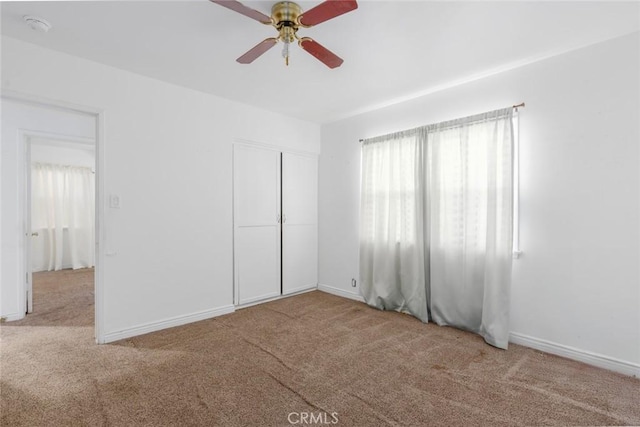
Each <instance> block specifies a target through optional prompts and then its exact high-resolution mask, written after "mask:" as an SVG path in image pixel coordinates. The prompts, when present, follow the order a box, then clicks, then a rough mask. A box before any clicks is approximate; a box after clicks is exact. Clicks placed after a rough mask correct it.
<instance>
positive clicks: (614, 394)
mask: <svg viewBox="0 0 640 427" xmlns="http://www.w3.org/2000/svg"><path fill="white" fill-rule="evenodd" d="M62 277H63V278H64V280H63V281H64V282H65V283H63V284H62V286H55V285H51V283H53V281H52V280H50V279H51V278H50V277H49V276H47V275H43V276H42V277H39V278H38V280H40V279H42V280H41V281H40V282H41V283H42V284H43V286H38V285H36V293H35V296H34V298H35V314H33V315H30V316H28V317H27V319H25V320H23V321H20V322H12V323H5V324H4V325H3V326H2V332H1V338H2V348H1V353H0V361H1V371H0V376H1V390H0V393H1V395H0V397H1V410H2V415H1V418H0V422H1V423H2V425H3V426H22V425H24V426H38V425H46V426H59V425H104V426H106V425H114V426H132V425H146V426H162V425H174V426H185V425H203V426H207V425H220V426H254V425H255V426H286V425H290V422H293V423H297V424H296V425H322V422H324V423H325V425H344V426H385V425H408V426H428V425H439V426H455V425H464V426H467V425H487V426H497V425H509V426H512V425H639V424H640V404H639V402H640V381H638V380H637V379H634V378H629V377H625V376H622V375H618V374H615V373H612V372H608V371H604V370H601V369H597V368H593V367H590V366H587V365H584V364H581V363H577V362H573V361H569V360H565V359H562V358H559V357H555V356H551V355H546V354H543V353H540V352H537V351H534V350H530V349H527V348H524V347H520V346H517V345H512V346H510V348H509V350H508V351H502V350H497V349H495V348H493V347H490V346H488V345H487V344H485V343H484V342H483V341H482V339H481V338H479V337H477V336H475V335H472V334H468V333H465V332H461V331H457V330H455V329H451V328H444V327H438V326H435V325H424V324H422V323H420V322H419V321H418V320H416V319H414V318H412V317H409V316H406V315H402V314H398V313H394V312H382V311H378V310H374V309H372V308H369V307H367V306H365V305H364V304H361V303H358V302H354V301H350V300H346V299H342V298H339V297H335V296H332V295H328V294H325V293H322V292H311V293H307V294H303V295H299V296H295V297H291V298H287V299H283V300H280V301H276V302H271V303H267V304H262V305H258V306H254V307H251V308H247V309H244V310H240V311H238V312H236V313H234V314H230V315H227V316H222V317H218V318H215V319H211V320H206V321H202V322H198V323H195V324H191V325H186V326H183V327H178V328H173V329H170V330H165V331H160V332H156V333H153V334H149V335H146V336H142V337H138V338H134V339H129V340H124V341H121V342H118V343H115V344H109V345H102V346H98V345H95V344H94V341H93V326H92V318H93V317H92V316H93V309H92V307H91V303H90V301H92V299H93V296H92V295H91V294H92V283H91V277H92V274H91V272H90V271H79V272H64V274H62ZM67 290H68V291H69V292H67ZM325 413H326V414H327V415H324V414H325ZM332 415H333V417H332ZM303 420H304V421H306V423H302V422H301V421H303ZM336 420H337V424H331V423H332V422H335V421H336ZM310 421H314V423H313V424H312V423H311V422H310ZM319 421H321V422H319Z"/></svg>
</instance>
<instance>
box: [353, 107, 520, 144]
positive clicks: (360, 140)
mask: <svg viewBox="0 0 640 427" xmlns="http://www.w3.org/2000/svg"><path fill="white" fill-rule="evenodd" d="M520 107H524V102H521V103H520V104H516V105H512V106H511V108H515V109H516V111H518V108H520ZM362 141H364V139H359V140H358V142H362Z"/></svg>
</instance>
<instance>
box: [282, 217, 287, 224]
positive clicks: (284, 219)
mask: <svg viewBox="0 0 640 427" xmlns="http://www.w3.org/2000/svg"><path fill="white" fill-rule="evenodd" d="M285 222H287V216H286V215H282V223H283V224H284V223H285Z"/></svg>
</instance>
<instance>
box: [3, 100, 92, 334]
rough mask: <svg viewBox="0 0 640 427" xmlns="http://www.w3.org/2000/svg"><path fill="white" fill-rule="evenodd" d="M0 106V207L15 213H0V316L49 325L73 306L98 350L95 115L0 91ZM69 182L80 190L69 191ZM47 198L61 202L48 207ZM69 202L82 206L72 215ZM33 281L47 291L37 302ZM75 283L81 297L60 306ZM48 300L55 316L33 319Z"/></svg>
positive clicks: (73, 206) (71, 297)
mask: <svg viewBox="0 0 640 427" xmlns="http://www.w3.org/2000/svg"><path fill="white" fill-rule="evenodd" d="M1 101H2V123H3V127H2V150H3V157H2V159H1V161H2V164H1V169H0V170H1V171H2V180H3V187H2V190H3V191H2V204H3V206H15V209H6V210H5V209H3V212H2V229H1V235H2V245H1V247H0V251H1V253H2V266H1V267H2V281H0V295H1V296H2V298H1V300H0V309H1V310H2V313H1V316H2V317H3V318H4V320H6V321H12V320H21V319H25V317H26V319H25V321H26V322H27V323H34V322H35V323H37V324H39V325H45V324H47V323H46V322H53V323H52V324H50V326H55V321H57V320H60V318H61V316H60V315H59V314H60V313H62V312H63V311H64V308H65V307H69V308H76V307H75V305H76V303H78V301H80V303H81V304H82V305H83V306H84V307H85V308H87V307H88V308H90V313H91V315H90V316H87V315H86V313H88V312H89V311H85V315H84V318H85V321H84V324H83V326H93V327H94V328H95V335H94V336H95V339H96V342H98V343H102V342H104V339H103V337H102V332H101V331H102V328H101V324H102V322H101V319H102V292H101V289H102V286H101V284H102V269H101V265H103V258H104V254H103V252H104V251H103V245H101V241H102V240H103V239H101V236H103V229H102V224H103V220H102V218H103V217H104V203H103V202H102V197H101V195H102V194H104V189H103V185H104V184H103V181H102V177H101V171H103V170H104V163H103V159H104V156H103V153H104V146H103V128H104V116H103V113H102V112H101V111H100V110H96V109H92V108H89V107H82V106H75V105H71V104H66V103H58V102H52V101H49V100H41V99H38V98H36V97H31V96H29V95H23V94H17V93H8V92H3V94H2V100H1ZM101 153H102V154H101ZM46 177H48V178H51V177H53V181H51V180H47V179H45V178H46ZM34 180H37V181H38V182H39V184H41V185H40V187H35V188H34V187H33V185H32V184H33V182H32V181H34ZM74 180H75V181H76V182H77V183H78V182H79V183H80V185H75V186H71V187H70V186H69V185H70V182H71V181H74ZM43 183H46V184H43ZM54 193H60V194H57V196H59V197H61V198H62V200H63V201H64V203H62V202H60V201H58V202H55V203H54V204H50V203H51V198H52V197H54V195H55V194H54ZM87 195H88V196H87ZM74 198H75V199H82V200H83V202H82V204H81V205H82V206H81V207H80V208H79V207H78V205H77V204H73V203H70V201H71V199H74ZM65 204H66V205H65ZM43 206H44V209H43ZM37 207H39V208H40V210H39V211H38V210H36V211H35V212H36V213H34V210H33V209H32V208H37ZM52 213H53V215H50V214H52ZM34 271H35V277H34ZM76 273H77V274H76ZM40 279H42V280H40ZM58 279H61V280H60V281H59V280H58ZM39 281H40V282H41V283H42V285H43V286H44V287H48V289H45V288H44V287H43V288H42V289H40V290H41V291H42V292H41V298H40V299H39V297H38V292H39V288H38V286H39V285H38V282H39ZM58 282H61V283H58ZM65 283H66V284H67V285H68V286H66V287H65V286H64V284H65ZM79 283H82V286H81V287H82V289H83V290H82V292H80V293H78V292H75V293H74V292H71V294H70V295H68V296H69V298H67V301H66V302H65V301H63V300H61V299H60V298H61V297H62V296H63V294H64V292H66V291H71V290H72V288H74V287H75V288H77V287H78V284H79ZM34 285H35V288H34ZM76 290H77V289H76ZM82 293H84V294H82ZM34 297H35V298H34ZM54 299H57V301H55V303H56V304H58V305H60V307H59V310H58V314H55V315H50V316H48V317H47V316H45V317H38V315H39V314H44V313H45V312H47V311H48V310H50V309H51V307H52V306H51V303H52V302H54V301H53V300H54ZM39 302H40V304H39ZM54 305H55V304H54ZM43 322H44V323H43ZM20 323H22V322H20ZM92 329H93V328H92Z"/></svg>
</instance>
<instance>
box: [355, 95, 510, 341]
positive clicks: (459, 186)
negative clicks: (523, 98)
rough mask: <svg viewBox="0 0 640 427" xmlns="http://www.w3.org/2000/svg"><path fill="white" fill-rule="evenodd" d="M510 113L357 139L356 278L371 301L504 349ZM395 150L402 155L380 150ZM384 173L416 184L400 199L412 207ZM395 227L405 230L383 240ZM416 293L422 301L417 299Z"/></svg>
mask: <svg viewBox="0 0 640 427" xmlns="http://www.w3.org/2000/svg"><path fill="white" fill-rule="evenodd" d="M512 111H513V110H512V109H511V108H507V109H503V110H497V111H493V112H490V113H486V114H481V115H477V116H473V117H468V118H464V119H460V120H455V121H450V122H445V123H440V124H437V125H430V126H425V127H422V128H418V129H414V130H412V131H407V132H404V133H402V134H393V135H387V136H383V137H378V138H374V139H371V140H366V141H364V143H363V147H362V201H361V206H362V209H361V212H362V214H361V243H360V249H361V253H360V270H361V277H360V280H361V284H362V286H361V289H362V293H363V296H364V297H365V300H366V301H367V303H368V304H370V305H373V306H375V307H378V308H383V309H393V310H400V311H407V312H410V313H411V314H413V315H415V316H416V317H418V318H419V319H421V320H422V321H425V322H426V321H427V319H428V318H430V319H431V320H433V321H435V322H436V323H438V324H440V325H451V326H456V327H459V328H462V329H466V330H470V331H473V332H476V333H479V334H481V335H482V336H483V337H484V338H485V340H486V341H487V342H488V343H489V344H492V345H494V346H497V347H500V348H507V344H508V334H509V327H508V324H509V299H510V283H511V260H512V231H513V222H512V221H513V213H512V209H513V177H512V174H513V152H512V147H513V131H512V120H511V119H512ZM398 135H411V136H412V138H407V137H403V138H398ZM396 145H399V146H402V147H403V148H395V150H396V151H402V152H406V153H407V154H406V155H405V156H404V157H400V156H397V155H394V154H393V150H389V149H387V148H385V147H388V146H394V147H395V146H396ZM405 146H406V148H404V147H405ZM409 153H413V154H409ZM412 156H413V157H412ZM372 159H376V160H375V161H373V160H372ZM388 170H402V171H404V172H403V173H405V174H408V175H410V176H411V177H412V178H413V187H411V186H410V185H405V186H404V188H406V189H407V190H408V191H412V192H413V193H414V196H413V198H411V197H409V196H405V198H406V199H407V200H411V202H410V203H408V202H406V201H402V200H401V199H397V200H396V199H394V198H393V197H392V193H393V191H391V189H393V188H394V185H395V184H393V182H395V181H394V179H396V180H397V176H396V175H393V174H389V173H388V172H387V171H388ZM400 176H402V174H401V175H400ZM409 181H410V180H409V179H406V182H407V183H409ZM409 211H411V212H410V213H409ZM398 224H401V225H400V226H399V225H398ZM399 227H400V228H399ZM395 229H400V230H407V231H408V230H411V233H407V235H399V237H397V236H389V233H388V230H395ZM412 234H415V237H412V238H408V236H410V235H412ZM411 242H416V244H415V245H412V244H411ZM394 245H395V246H394ZM392 248H395V251H393V250H391V249H392ZM400 248H402V249H403V250H402V251H400V250H399V249H400ZM404 260H410V261H411V262H410V263H408V262H407V261H404ZM421 275H422V276H421ZM416 295H420V296H424V299H423V300H421V301H422V302H420V303H419V302H418V298H416V297H415V296H416ZM409 302H412V303H413V304H410V303H409ZM427 314H428V316H427Z"/></svg>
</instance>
